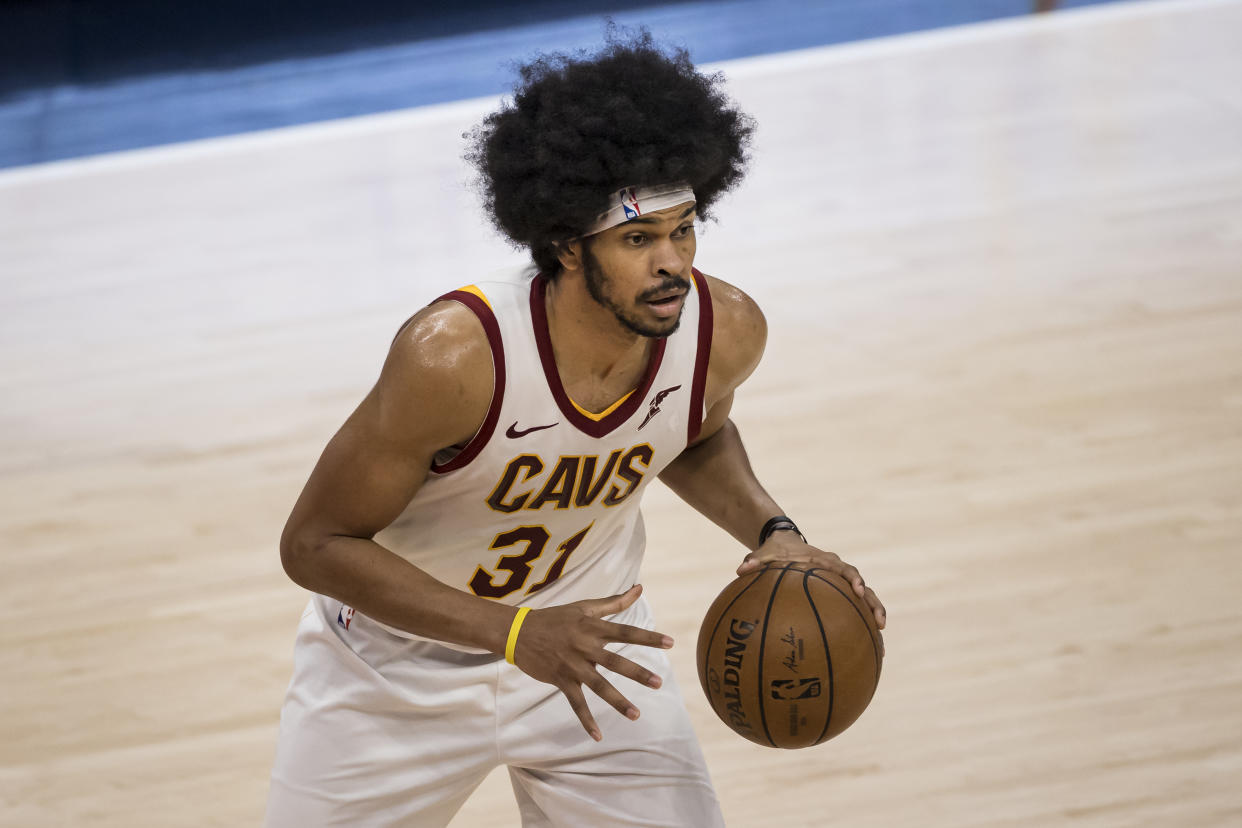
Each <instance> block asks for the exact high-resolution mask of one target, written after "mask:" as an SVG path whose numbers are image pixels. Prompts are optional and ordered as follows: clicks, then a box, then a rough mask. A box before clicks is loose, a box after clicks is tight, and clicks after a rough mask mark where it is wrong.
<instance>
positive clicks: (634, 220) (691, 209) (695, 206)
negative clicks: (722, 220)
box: [624, 204, 699, 224]
mask: <svg viewBox="0 0 1242 828" xmlns="http://www.w3.org/2000/svg"><path fill="white" fill-rule="evenodd" d="M698 208H699V205H698V204H691V205H690V206H689V207H687V208H686V210H685V212H684V213H682V214H681V215H680V216H678V217H677V220H678V221H681V220H682V219H684V218H685V217H686V216H688V215H690V214H691V213H693V212H694V211H695V210H697V209H698ZM659 223H660V220H659V219H654V218H649V217H647V216H639V217H638V218H632V219H630V220H629V221H627V222H624V224H659Z"/></svg>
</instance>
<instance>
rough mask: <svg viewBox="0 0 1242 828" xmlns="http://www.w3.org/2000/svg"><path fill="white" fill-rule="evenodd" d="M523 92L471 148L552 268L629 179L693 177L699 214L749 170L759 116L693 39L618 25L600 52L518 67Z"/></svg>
mask: <svg viewBox="0 0 1242 828" xmlns="http://www.w3.org/2000/svg"><path fill="white" fill-rule="evenodd" d="M518 71H519V73H520V80H519V83H518V84H517V87H516V88H515V90H514V94H513V99H512V101H511V102H507V103H505V104H504V105H502V107H501V108H500V110H498V111H497V112H495V113H493V114H492V115H490V116H489V117H488V118H487V119H486V120H485V121H484V122H483V123H482V124H480V125H479V126H478V127H477V128H475V130H474V131H473V132H472V133H470V134H469V136H468V137H469V139H470V149H469V151H468V153H467V159H468V160H469V161H470V162H471V163H473V164H474V165H475V167H476V169H477V170H478V173H479V188H480V189H481V191H482V194H483V198H484V201H485V204H486V207H487V209H488V212H489V213H490V214H491V217H492V221H493V223H494V224H495V225H496V227H497V229H499V230H500V231H501V232H502V233H503V234H504V235H506V236H508V237H509V238H510V239H511V240H512V241H513V242H514V243H515V244H516V245H519V246H524V247H527V248H529V249H530V252H531V257H532V258H533V259H534V262H535V265H536V267H538V268H539V269H540V270H541V271H542V272H544V273H546V274H548V275H554V274H555V273H556V272H557V271H558V270H559V269H560V263H559V261H558V260H557V257H556V245H557V244H558V243H560V242H564V241H568V240H570V239H573V238H576V237H578V236H580V235H582V233H583V231H584V229H585V228H586V227H587V226H588V225H589V224H590V223H591V222H592V221H593V220H594V218H595V216H597V215H598V214H600V213H602V212H604V210H606V209H607V207H608V199H609V197H610V196H611V195H612V193H614V192H616V191H617V190H619V189H621V188H622V187H629V186H635V187H642V186H651V185H659V184H669V183H674V182H684V183H687V184H689V185H690V187H691V188H692V189H693V190H694V194H695V199H696V201H697V204H698V212H699V215H700V216H703V217H709V216H710V212H709V211H710V208H711V205H712V203H713V202H714V201H715V200H716V199H717V197H719V196H720V195H721V194H722V193H724V192H726V191H728V190H729V189H730V188H732V187H733V186H735V185H736V184H737V183H738V182H739V181H740V180H741V178H742V175H743V173H744V171H745V167H746V162H747V161H748V156H747V148H748V146H749V144H750V138H751V135H752V133H753V132H754V122H753V121H752V119H751V118H750V117H749V116H748V115H746V114H745V113H743V112H741V111H739V110H738V109H737V108H736V107H735V106H734V105H733V103H732V102H731V101H730V100H729V99H728V97H727V96H726V95H725V94H724V92H723V91H722V89H721V87H722V86H723V83H724V76H723V75H722V74H720V73H717V74H713V75H704V74H702V73H700V72H699V71H697V70H696V69H695V67H694V65H693V64H691V62H690V56H689V53H688V52H686V50H684V49H677V50H672V51H665V50H662V49H661V48H660V47H658V46H657V45H656V44H655V42H654V40H653V39H652V37H651V34H650V32H648V31H646V30H641V31H640V32H638V33H637V34H636V35H633V36H629V37H628V38H625V39H622V37H621V36H620V35H619V34H618V31H617V29H616V28H615V27H612V26H610V27H609V31H608V35H607V39H606V42H605V46H604V48H603V49H602V50H601V51H599V52H598V53H596V54H593V55H588V54H585V53H579V54H577V55H573V56H570V55H563V54H550V55H543V56H540V57H538V58H536V59H535V60H534V61H532V62H531V63H528V64H525V65H523V66H521V67H519V70H518Z"/></svg>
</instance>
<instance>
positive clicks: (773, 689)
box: [697, 562, 883, 748]
mask: <svg viewBox="0 0 1242 828" xmlns="http://www.w3.org/2000/svg"><path fill="white" fill-rule="evenodd" d="M882 649H883V645H882V639H881V637H880V631H879V629H878V628H877V627H876V625H875V617H874V615H873V614H872V612H871V609H870V608H869V607H868V606H867V605H866V604H865V603H864V602H863V600H862V599H861V598H859V597H858V596H857V595H855V594H854V589H853V587H852V586H850V584H849V582H848V581H846V580H845V579H844V578H842V577H841V576H839V575H836V574H834V573H832V572H829V571H827V570H824V569H818V568H816V567H814V566H813V565H811V564H804V563H789V562H780V563H769V564H767V565H766V566H764V567H763V568H762V569H760V570H759V571H758V572H750V573H747V574H745V575H743V576H741V577H739V578H737V579H736V580H735V581H733V582H732V583H731V584H729V585H728V586H726V587H725V588H724V590H723V591H722V592H721V593H720V595H718V596H717V597H716V600H715V601H713V602H712V605H711V607H710V608H709V609H708V610H707V616H706V617H705V618H704V619H703V626H702V627H701V628H700V629H699V643H698V654H697V661H698V666H699V682H700V683H701V684H702V685H703V692H704V693H706V694H707V700H708V702H709V703H710V704H711V706H712V710H714V711H715V712H716V715H717V716H719V717H720V720H721V721H722V722H724V723H725V724H726V725H728V726H729V727H730V728H732V729H733V731H734V732H736V733H738V734H739V735H741V736H745V737H746V738H747V739H749V740H751V741H752V742H755V743H756V744H760V745H765V746H768V747H778V748H802V747H809V746H811V745H818V744H819V743H820V742H824V741H827V740H828V739H831V738H832V737H833V736H836V735H837V734H838V733H840V732H841V731H843V730H845V729H846V728H847V727H849V726H850V725H851V724H853V723H854V721H855V720H856V719H857V718H858V717H859V716H860V715H862V712H863V710H865V709H866V708H867V705H868V704H869V703H870V702H871V697H872V696H873V695H874V694H875V688H876V685H877V683H878V682H879V680H880V664H881V662H882V661H883V655H882Z"/></svg>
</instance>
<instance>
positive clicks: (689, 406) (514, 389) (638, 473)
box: [375, 271, 712, 634]
mask: <svg viewBox="0 0 1242 828" xmlns="http://www.w3.org/2000/svg"><path fill="white" fill-rule="evenodd" d="M546 285H547V282H546V280H545V279H544V278H543V277H540V276H536V277H534V278H533V279H530V278H519V279H516V280H514V281H498V282H484V283H480V284H478V285H471V286H469V287H466V288H463V289H461V290H457V291H453V292H452V293H449V294H446V295H445V296H443V297H441V298H440V300H437V301H441V300H451V301H456V302H460V303H462V304H463V305H465V306H466V307H468V308H469V309H470V310H471V311H473V312H474V313H475V314H476V315H477V316H478V318H479V321H480V322H481V323H482V324H483V328H484V330H485V331H486V333H487V338H488V341H489V343H490V345H491V349H492V362H493V365H494V368H495V391H494V392H493V396H492V402H491V406H490V408H489V410H488V412H487V416H486V418H485V419H484V421H483V425H482V427H481V428H480V429H479V431H478V433H477V434H476V435H475V436H474V437H473V438H472V439H471V440H470V441H469V442H468V443H467V444H466V445H465V446H464V447H462V448H461V449H460V450H459V451H445V452H441V453H440V455H439V456H437V458H436V462H435V463H433V465H432V469H431V473H430V474H429V475H428V478H427V480H426V482H425V483H424V484H423V486H422V488H421V489H419V491H418V492H417V493H416V494H415V496H414V498H413V499H412V500H411V501H410V503H409V505H408V506H407V507H406V508H405V510H404V511H403V512H402V513H401V515H400V516H399V517H398V518H397V519H396V520H395V521H393V523H392V524H391V525H390V526H388V527H387V528H386V529H384V530H383V531H382V532H380V533H379V534H378V535H377V536H376V538H375V540H376V541H377V542H378V543H379V544H381V545H382V546H384V547H385V548H387V549H390V550H392V551H393V552H395V553H396V554H398V555H400V556H401V557H403V558H405V559H406V560H408V561H409V562H410V563H412V564H414V565H415V566H417V567H419V568H420V569H422V570H424V571H425V572H427V573H428V574H430V575H431V576H433V577H435V578H437V579H439V580H440V581H442V582H444V583H446V584H448V585H449V586H452V587H455V588H457V589H460V590H464V591H466V592H469V593H472V594H474V595H478V596H480V597H482V598H486V599H489V600H493V601H502V602H504V603H506V604H513V605H517V604H522V605H525V606H531V607H544V606H551V605H556V604H564V603H569V602H571V601H578V600H581V599H584V598H602V597H606V596H609V595H614V594H617V593H620V592H624V591H625V590H627V589H629V588H630V587H631V586H633V585H634V583H635V582H636V581H637V579H638V570H639V565H640V564H641V562H642V554H643V548H644V545H645V534H644V530H643V523H642V517H641V515H640V514H639V502H640V501H641V499H642V494H643V492H644V491H645V489H646V487H647V486H648V485H649V484H650V482H651V481H652V480H653V479H655V477H656V475H658V474H659V473H660V472H661V471H662V470H663V469H664V467H665V466H667V465H668V464H669V463H670V462H672V461H673V460H674V459H675V458H676V457H677V455H679V454H680V453H681V452H682V451H683V450H684V449H685V448H686V445H687V443H688V442H689V441H691V440H693V439H694V438H695V437H696V436H697V435H698V431H699V428H700V426H701V425H702V422H703V416H704V408H703V385H704V382H705V380H706V376H707V361H708V356H709V354H710V352H711V333H712V309H711V298H710V296H709V294H708V289H707V280H706V278H705V277H704V276H703V275H702V274H700V273H699V272H698V271H695V272H694V278H693V288H692V289H691V290H690V292H689V294H688V295H687V297H686V301H685V307H684V310H683V312H682V318H681V325H680V327H679V328H678V329H677V331H676V332H674V333H673V334H672V335H671V336H668V337H666V338H664V339H654V340H652V348H651V355H650V359H649V362H648V365H647V368H646V371H645V372H644V374H643V376H642V378H641V379H640V380H639V383H638V386H637V387H636V388H635V389H634V390H633V391H632V392H630V393H629V394H628V395H626V396H625V397H623V398H622V399H620V400H618V401H617V402H616V403H615V404H614V405H613V406H611V407H610V408H609V409H607V410H606V411H604V412H602V413H599V414H592V413H588V412H586V411H585V410H583V409H582V408H580V407H579V406H578V405H577V404H576V403H574V401H573V400H571V399H570V398H569V397H568V396H567V395H566V393H565V389H564V388H563V386H562V385H561V380H560V375H559V373H558V372H557V368H556V363H555V360H554V358H553V354H552V344H551V340H550V338H549V336H548V324H547V317H546V314H545V310H544V291H545V288H546ZM393 632H399V631H397V630H393ZM402 634H404V633H402Z"/></svg>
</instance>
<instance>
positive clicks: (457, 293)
mask: <svg viewBox="0 0 1242 828" xmlns="http://www.w3.org/2000/svg"><path fill="white" fill-rule="evenodd" d="M435 301H436V302H446V301H447V302H460V303H461V304H463V305H465V306H466V307H468V308H469V309H470V310H472V311H474V315H475V316H477V317H478V318H479V322H481V323H482V324H483V332H484V333H486V334H487V344H488V345H490V346H491V349H492V367H493V368H494V370H495V374H496V381H495V385H494V387H493V389H492V403H491V405H489V406H488V407H487V416H486V417H484V418H483V425H481V426H479V430H478V431H477V432H475V435H474V436H473V437H471V438H470V440H469V442H467V443H466V445H465V446H463V447H462V450H461V451H459V452H458V453H457V455H456V456H455V457H453V459H451V460H449V461H448V462H447V463H444V464H443V465H440V464H437V463H436V462H434V461H432V464H431V471H432V472H434V473H435V474H444V473H445V472H451V471H456V470H457V469H460V468H461V467H462V466H464V465H466V464H467V463H469V462H470V461H471V460H473V459H474V458H475V457H477V456H478V455H479V452H480V451H482V450H483V447H484V446H485V445H487V441H488V440H490V439H491V438H492V433H493V432H494V431H495V430H496V421H497V420H499V419H500V404H501V403H502V402H504V399H505V346H504V343H503V342H502V341H501V339H500V325H498V324H497V323H496V315H495V314H493V313H492V309H491V307H490V306H488V304H487V302H486V301H485V300H484V299H483V298H482V297H480V296H479V295H477V294H474V293H470V292H469V291H465V290H454V291H450V292H449V293H446V294H444V295H443V296H441V297H440V298H439V299H436V300H435ZM432 304H435V303H434V302H433V303H432Z"/></svg>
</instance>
